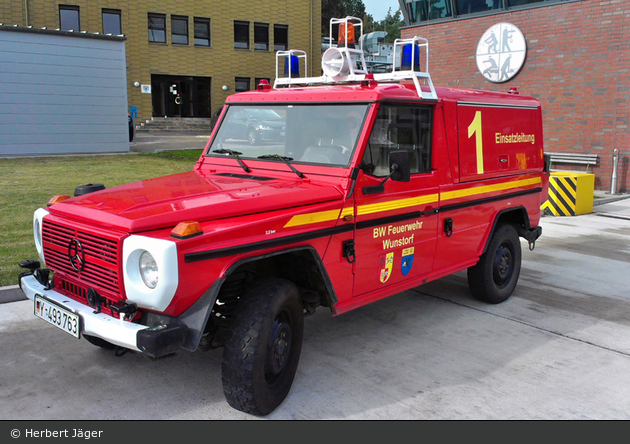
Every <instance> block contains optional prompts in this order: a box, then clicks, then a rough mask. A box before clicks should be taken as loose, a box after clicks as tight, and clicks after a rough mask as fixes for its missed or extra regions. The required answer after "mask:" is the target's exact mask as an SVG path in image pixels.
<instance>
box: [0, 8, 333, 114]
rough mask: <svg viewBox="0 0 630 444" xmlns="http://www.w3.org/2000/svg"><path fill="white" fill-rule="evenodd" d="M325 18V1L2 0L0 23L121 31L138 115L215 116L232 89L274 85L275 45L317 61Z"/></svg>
mask: <svg viewBox="0 0 630 444" xmlns="http://www.w3.org/2000/svg"><path fill="white" fill-rule="evenodd" d="M320 22H321V0H260V1H257V2H249V1H247V0H232V1H229V2H227V1H219V0H199V1H194V2H185V1H182V0H160V1H156V0H138V1H134V2H129V1H127V0H67V1H59V0H22V1H13V0H0V23H4V24H10V25H19V26H25V27H28V26H32V27H34V28H43V27H47V28H53V29H56V28H60V29H62V30H66V31H69V30H73V31H74V32H88V33H103V34H112V35H118V34H121V35H124V36H125V37H126V54H127V82H128V102H129V107H130V108H132V109H133V108H137V117H138V119H149V118H151V117H153V116H156V117H164V116H167V117H210V116H211V115H212V113H213V112H214V111H215V110H216V109H217V108H218V107H219V106H220V105H221V104H222V103H223V102H224V100H225V98H226V97H227V96H228V95H229V94H233V93H234V92H238V91H242V90H249V89H254V88H255V87H256V84H257V83H258V82H259V80H260V79H269V80H270V81H271V82H273V78H274V77H275V69H276V60H275V52H276V51H277V50H286V49H301V50H303V51H306V52H307V54H308V56H309V60H313V56H316V57H317V58H319V53H320V45H321V31H320V28H321V26H320ZM309 68H310V69H311V70H317V72H314V73H311V72H309V73H307V74H308V75H313V74H314V75H319V66H318V65H317V64H315V65H313V64H310V63H309ZM302 75H304V74H302Z"/></svg>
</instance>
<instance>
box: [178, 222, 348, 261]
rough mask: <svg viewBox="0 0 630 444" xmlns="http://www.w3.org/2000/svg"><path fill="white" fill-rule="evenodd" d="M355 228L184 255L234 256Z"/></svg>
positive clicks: (191, 257) (188, 258) (195, 258)
mask: <svg viewBox="0 0 630 444" xmlns="http://www.w3.org/2000/svg"><path fill="white" fill-rule="evenodd" d="M352 230H354V225H352V224H346V225H340V226H337V227H333V228H326V229H324V230H316V231H311V232H308V233H300V234H295V235H293V236H286V237H281V238H278V239H270V240H266V241H262V242H254V243H253V244H245V245H238V246H235V247H228V248H221V249H219V250H210V251H200V252H199V253H189V254H187V255H185V256H184V259H185V261H186V263H190V262H197V261H204V260H207V259H217V258H220V257H226V256H234V255H236V254H243V253H251V252H252V251H257V250H262V249H264V248H275V247H280V246H282V245H289V244H293V243H295V242H303V241H307V240H311V239H317V238H320V237H326V236H332V235H334V234H340V233H346V232H348V231H352Z"/></svg>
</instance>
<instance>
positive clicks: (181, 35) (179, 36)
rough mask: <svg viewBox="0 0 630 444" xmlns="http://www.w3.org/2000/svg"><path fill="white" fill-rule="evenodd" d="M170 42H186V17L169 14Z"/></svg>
mask: <svg viewBox="0 0 630 444" xmlns="http://www.w3.org/2000/svg"><path fill="white" fill-rule="evenodd" d="M171 43H172V44H174V45H187V44H188V17H180V16H175V15H172V16H171Z"/></svg>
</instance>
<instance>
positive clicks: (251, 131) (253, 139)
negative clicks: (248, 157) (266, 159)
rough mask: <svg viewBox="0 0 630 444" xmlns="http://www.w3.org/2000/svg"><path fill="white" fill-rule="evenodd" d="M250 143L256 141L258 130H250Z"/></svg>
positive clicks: (252, 143)
mask: <svg viewBox="0 0 630 444" xmlns="http://www.w3.org/2000/svg"><path fill="white" fill-rule="evenodd" d="M249 143H250V144H251V145H254V144H255V143H256V130H254V129H251V130H249Z"/></svg>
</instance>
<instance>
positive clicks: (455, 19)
mask: <svg viewBox="0 0 630 444" xmlns="http://www.w3.org/2000/svg"><path fill="white" fill-rule="evenodd" d="M399 1H400V6H401V9H402V10H403V15H404V18H405V21H406V24H407V26H406V27H405V28H403V31H402V37H403V38H409V37H413V36H415V35H417V36H421V37H424V38H427V39H428V40H429V45H430V48H431V59H430V66H429V70H430V72H431V76H432V79H433V82H434V83H435V84H438V85H444V86H453V87H464V88H477V89H485V90H492V91H507V90H508V89H509V88H511V87H516V88H517V89H518V90H519V91H520V92H521V93H522V94H527V95H531V96H534V97H536V98H537V99H538V100H540V102H541V104H542V109H543V116H544V134H545V150H546V151H548V152H565V153H589V154H590V153H597V154H598V155H599V162H598V165H597V166H595V167H594V169H593V171H594V173H595V186H596V188H597V189H600V190H605V191H609V190H610V189H611V179H612V176H613V161H614V158H613V154H614V150H615V149H618V150H619V152H620V155H619V157H618V169H617V180H618V191H621V192H623V191H625V192H627V191H629V190H630V177H629V171H628V169H629V166H630V162H629V159H630V157H629V156H630V143H629V142H628V140H629V138H630V126H629V125H630V2H629V1H627V0H563V1H560V0H493V1H490V0H489V1H478V0H420V1H417V0H399ZM500 23H509V24H513V25H515V26H516V27H518V28H519V29H520V31H521V32H522V34H523V36H524V38H525V42H526V46H527V48H526V50H527V55H526V57H525V60H524V63H523V65H522V67H521V69H520V70H519V71H518V72H516V73H513V74H514V75H513V76H512V77H511V78H510V79H509V80H507V81H505V82H498V81H496V80H495V81H491V80H488V79H487V78H486V77H484V75H483V74H482V70H480V69H478V67H477V62H476V51H477V47H478V43H479V41H480V39H481V37H482V36H483V35H484V33H485V32H486V31H487V30H489V28H491V27H492V26H494V25H496V24H500ZM493 80H494V79H493ZM497 80H498V77H497ZM562 167H563V168H564V166H562ZM567 168H571V166H567ZM572 168H576V167H572Z"/></svg>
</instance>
